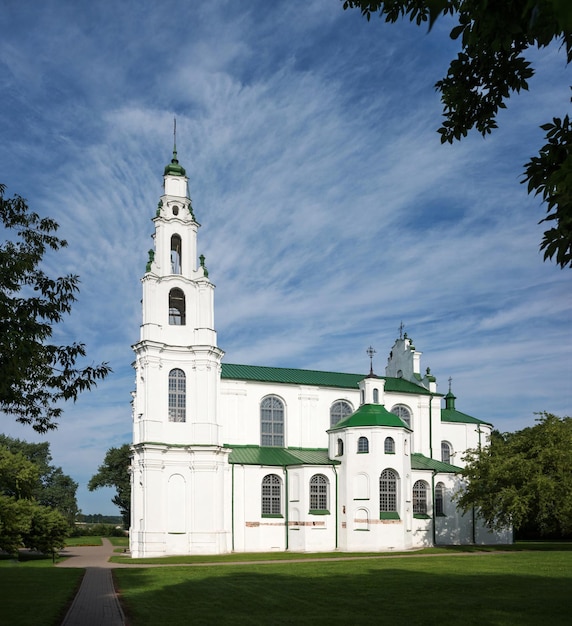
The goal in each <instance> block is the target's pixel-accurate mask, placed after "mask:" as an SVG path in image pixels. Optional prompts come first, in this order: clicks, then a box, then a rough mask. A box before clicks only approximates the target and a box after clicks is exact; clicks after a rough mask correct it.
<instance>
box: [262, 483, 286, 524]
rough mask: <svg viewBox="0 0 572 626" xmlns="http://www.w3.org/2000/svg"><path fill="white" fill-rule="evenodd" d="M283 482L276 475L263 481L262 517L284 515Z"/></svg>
mask: <svg viewBox="0 0 572 626" xmlns="http://www.w3.org/2000/svg"><path fill="white" fill-rule="evenodd" d="M281 492H282V481H281V480H280V477H279V476H276V474H268V476H265V477H264V478H263V479H262V515H282V494H281Z"/></svg>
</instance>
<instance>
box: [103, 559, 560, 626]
mask: <svg viewBox="0 0 572 626" xmlns="http://www.w3.org/2000/svg"><path fill="white" fill-rule="evenodd" d="M114 576H115V579H116V581H117V583H118V585H119V587H120V589H121V597H122V602H123V604H124V607H125V609H126V611H127V614H128V615H129V617H130V619H131V624H132V626H145V625H153V626H154V625H156V624H169V626H178V625H181V626H182V625H183V624H185V625H186V624H189V623H190V622H191V621H192V623H193V624H195V625H197V624H240V625H243V624H246V625H248V624H250V625H254V624H261V625H262V624H264V625H266V624H272V625H281V624H297V625H299V624H312V625H315V624H324V625H325V624H328V625H329V624H344V625H348V624H355V623H360V622H372V623H387V624H392V625H395V624H397V625H399V624H404V625H408V626H414V625H430V624H443V623H449V622H459V623H462V624H463V626H471V625H475V626H476V625H478V626H483V625H487V626H489V625H504V624H506V625H513V624H518V625H519V626H526V625H530V626H537V625H538V624H542V623H549V624H550V625H551V626H556V625H559V624H569V623H570V599H569V594H570V590H571V589H572V552H570V551H561V552H560V551H549V552H543V551H531V552H510V553H501V552H497V553H487V554H467V555H456V556H454V555H438V556H421V557H419V558H416V557H405V558H391V559H379V558H378V559H371V560H370V559H368V560H356V561H349V560H346V561H322V562H306V563H283V564H282V563H280V564H275V563H263V562H258V563H255V564H252V565H235V564H232V563H228V564H225V565H220V566H213V567H164V568H145V569H118V570H114Z"/></svg>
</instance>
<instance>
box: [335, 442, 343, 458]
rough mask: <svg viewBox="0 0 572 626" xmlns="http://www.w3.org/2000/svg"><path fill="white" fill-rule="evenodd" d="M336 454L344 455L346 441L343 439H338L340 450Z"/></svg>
mask: <svg viewBox="0 0 572 626" xmlns="http://www.w3.org/2000/svg"><path fill="white" fill-rule="evenodd" d="M336 456H344V442H343V440H342V439H338V450H337V454H336Z"/></svg>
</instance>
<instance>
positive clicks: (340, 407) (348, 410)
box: [330, 400, 353, 428]
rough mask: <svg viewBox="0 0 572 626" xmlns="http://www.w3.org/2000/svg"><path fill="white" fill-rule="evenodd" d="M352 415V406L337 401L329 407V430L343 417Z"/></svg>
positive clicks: (343, 401) (342, 401)
mask: <svg viewBox="0 0 572 626" xmlns="http://www.w3.org/2000/svg"><path fill="white" fill-rule="evenodd" d="M352 413H353V409H352V405H351V404H350V403H349V402H346V401H345V400H338V401H337V402H334V404H332V406H331V407H330V428H332V427H333V426H335V425H336V424H337V423H338V422H339V421H341V420H343V419H344V417H347V416H348V415H351V414H352Z"/></svg>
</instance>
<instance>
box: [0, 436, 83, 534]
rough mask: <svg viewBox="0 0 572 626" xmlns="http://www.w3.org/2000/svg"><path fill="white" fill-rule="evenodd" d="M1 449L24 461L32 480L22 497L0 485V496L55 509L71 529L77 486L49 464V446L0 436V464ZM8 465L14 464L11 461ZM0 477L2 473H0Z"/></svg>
mask: <svg viewBox="0 0 572 626" xmlns="http://www.w3.org/2000/svg"><path fill="white" fill-rule="evenodd" d="M3 448H4V449H6V450H8V451H9V452H10V453H12V455H13V458H14V459H18V458H20V457H21V458H23V459H24V460H26V462H27V463H28V465H27V466H28V467H30V468H32V470H31V471H32V472H33V474H34V476H35V480H34V481H33V483H30V486H29V489H28V491H27V492H26V494H25V495H22V494H21V493H20V494H17V493H15V492H14V491H10V490H8V489H6V488H5V487H4V486H3V485H2V483H1V482H0V493H5V494H6V495H15V496H17V497H28V498H33V499H35V500H36V501H37V502H38V503H39V504H41V505H43V506H47V507H50V508H53V509H57V510H58V511H59V512H60V513H61V514H62V515H63V516H64V517H65V518H66V520H67V522H68V525H69V526H72V525H73V524H74V522H75V520H76V518H77V515H78V512H79V509H78V506H77V499H76V492H77V487H78V485H77V483H76V482H75V480H73V479H72V478H71V477H70V476H67V475H66V474H64V472H63V470H62V468H61V467H55V466H54V465H52V460H53V459H52V455H51V453H50V444H49V443H48V442H47V441H46V442H43V443H29V442H27V441H22V440H21V439H15V438H13V437H8V436H7V435H1V434H0V464H1V463H2V461H1V459H2V456H1V455H2V452H1V451H2V449H3ZM12 463H13V464H14V465H16V461H15V460H14V461H12ZM30 464H31V465H30ZM12 473H13V472H12ZM1 476H2V472H1V471H0V477H1ZM18 480H19V483H20V484H22V479H21V478H19V479H18Z"/></svg>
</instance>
